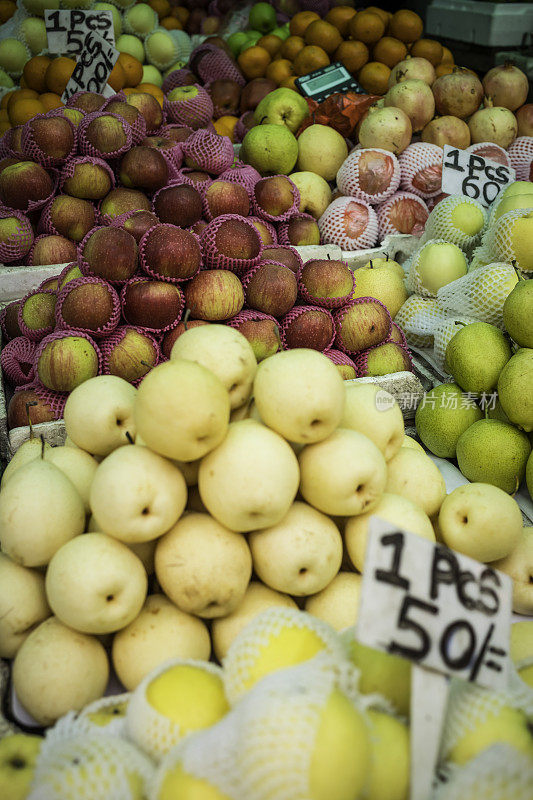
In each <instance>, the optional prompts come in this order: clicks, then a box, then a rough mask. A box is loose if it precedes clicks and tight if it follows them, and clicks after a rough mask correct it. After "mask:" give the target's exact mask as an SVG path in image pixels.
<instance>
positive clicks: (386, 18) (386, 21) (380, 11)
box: [365, 6, 392, 25]
mask: <svg viewBox="0 0 533 800" xmlns="http://www.w3.org/2000/svg"><path fill="white" fill-rule="evenodd" d="M365 11H372V13H373V14H377V15H378V17H380V18H381V19H382V20H383V24H384V25H388V24H389V20H390V18H391V17H392V14H391V13H390V11H385V10H384V9H383V8H378V7H377V6H367V7H366V8H365Z"/></svg>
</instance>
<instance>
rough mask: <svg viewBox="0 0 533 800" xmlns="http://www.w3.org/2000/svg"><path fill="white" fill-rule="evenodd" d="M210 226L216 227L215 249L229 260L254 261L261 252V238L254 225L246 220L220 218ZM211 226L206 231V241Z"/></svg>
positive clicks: (204, 234)
mask: <svg viewBox="0 0 533 800" xmlns="http://www.w3.org/2000/svg"><path fill="white" fill-rule="evenodd" d="M210 225H216V226H217V231H216V234H215V249H216V252H217V253H220V254H221V255H223V256H226V257H227V258H236V259H242V258H244V259H254V258H256V257H257V256H258V255H259V253H260V252H261V237H260V236H259V234H258V232H257V231H256V230H254V227H253V225H251V224H250V223H249V222H245V220H244V219H234V218H231V219H223V220H222V222H221V218H220V217H218V218H217V219H216V220H214V222H212V223H210ZM208 228H209V226H208V227H207V228H206V229H205V230H204V233H203V239H204V241H205V237H206V233H207V230H208Z"/></svg>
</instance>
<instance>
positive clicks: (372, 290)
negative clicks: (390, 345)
mask: <svg viewBox="0 0 533 800" xmlns="http://www.w3.org/2000/svg"><path fill="white" fill-rule="evenodd" d="M369 263H370V264H372V262H369ZM400 269H401V267H400ZM352 297H375V298H376V299H377V300H380V301H381V302H382V303H383V305H384V306H386V308H387V310H388V312H389V314H390V315H391V317H392V319H394V317H395V316H396V314H397V313H398V311H399V310H400V308H401V307H402V306H403V304H404V303H405V301H406V300H407V297H408V293H407V289H406V288H405V284H404V281H403V270H402V277H400V276H399V275H397V274H396V271H395V270H393V269H385V268H384V267H382V268H380V269H375V268H374V267H373V266H372V267H370V268H367V267H361V268H360V269H358V270H356V272H355V288H354V290H353V294H352Z"/></svg>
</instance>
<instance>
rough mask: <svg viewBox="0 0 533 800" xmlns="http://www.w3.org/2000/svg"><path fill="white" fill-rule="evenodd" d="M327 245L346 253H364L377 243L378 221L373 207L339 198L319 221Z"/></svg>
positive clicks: (330, 205)
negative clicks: (352, 251)
mask: <svg viewBox="0 0 533 800" xmlns="http://www.w3.org/2000/svg"><path fill="white" fill-rule="evenodd" d="M318 229H319V231H320V238H321V240H322V242H323V243H324V244H337V245H339V247H341V248H342V249H343V250H365V249H367V248H370V247H374V245H375V244H376V242H377V240H378V218H377V215H376V212H375V211H374V209H373V208H372V206H371V205H370V204H369V203H367V202H366V200H362V199H361V198H357V197H337V199H336V200H333V202H332V203H330V204H329V206H328V207H327V208H326V210H325V211H324V213H323V214H322V216H321V217H320V218H319V220H318Z"/></svg>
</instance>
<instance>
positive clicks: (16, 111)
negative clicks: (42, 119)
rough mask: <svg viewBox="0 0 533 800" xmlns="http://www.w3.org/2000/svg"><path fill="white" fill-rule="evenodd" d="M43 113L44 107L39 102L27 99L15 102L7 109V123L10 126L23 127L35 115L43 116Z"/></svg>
mask: <svg viewBox="0 0 533 800" xmlns="http://www.w3.org/2000/svg"><path fill="white" fill-rule="evenodd" d="M45 111H46V109H45V107H44V106H43V104H42V103H41V102H40V101H39V100H34V99H32V98H29V97H27V98H25V99H23V100H16V101H15V102H14V103H13V104H12V105H11V106H10V108H9V112H8V114H9V121H10V123H11V124H12V125H24V123H26V122H27V121H28V120H29V119H32V118H33V117H34V116H35V115H36V114H44V113H45Z"/></svg>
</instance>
